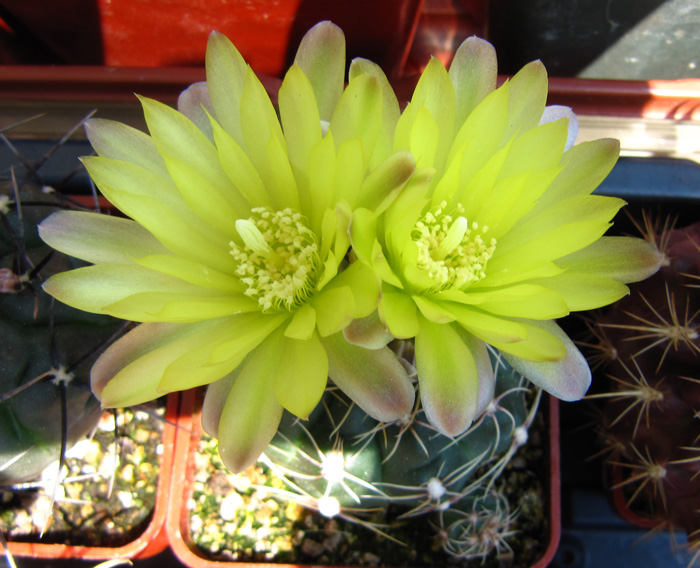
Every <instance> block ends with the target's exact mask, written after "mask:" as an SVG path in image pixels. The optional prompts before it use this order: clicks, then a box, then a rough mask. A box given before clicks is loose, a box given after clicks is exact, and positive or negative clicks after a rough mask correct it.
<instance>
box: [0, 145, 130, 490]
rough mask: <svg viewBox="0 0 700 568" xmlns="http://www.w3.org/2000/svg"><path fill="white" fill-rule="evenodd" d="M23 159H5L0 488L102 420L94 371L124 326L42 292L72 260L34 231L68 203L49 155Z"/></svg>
mask: <svg viewBox="0 0 700 568" xmlns="http://www.w3.org/2000/svg"><path fill="white" fill-rule="evenodd" d="M2 139H3V141H4V142H5V143H6V144H7V146H8V148H10V149H12V150H13V151H14V147H13V146H12V144H11V143H10V142H9V141H8V140H7V138H5V136H4V134H2ZM59 144H60V143H59ZM51 153H52V151H50V152H49V155H50V154H51ZM17 158H18V160H19V162H20V164H22V165H21V166H20V167H18V168H15V167H14V166H13V167H10V166H8V165H6V164H5V165H0V337H1V338H2V340H1V341H0V486H7V485H12V484H16V483H20V482H24V481H27V480H30V479H33V478H36V477H37V476H38V475H39V474H40V473H41V471H42V470H43V469H45V468H46V467H47V465H49V464H50V463H51V462H55V461H56V460H59V457H60V458H61V460H62V459H63V454H64V453H65V450H66V448H67V447H68V446H70V445H71V444H72V443H74V442H75V441H77V440H78V439H79V438H80V437H82V436H84V435H85V433H86V432H88V431H89V430H90V429H92V428H93V426H94V425H95V424H96V423H97V420H98V419H99V417H100V414H101V410H100V405H99V402H98V401H97V400H96V399H95V398H94V397H93V396H92V394H91V393H90V388H89V370H90V366H91V364H92V361H93V360H94V356H95V355H96V353H95V352H96V350H97V349H98V348H99V347H100V346H101V345H102V344H104V342H105V341H106V340H107V339H108V338H109V337H110V336H112V335H113V334H114V333H115V331H116V330H117V328H118V326H119V325H121V324H120V323H119V322H117V321H116V320H114V319H112V318H110V317H107V316H99V315H94V314H88V313H86V312H83V311H80V310H76V309H73V308H70V307H68V306H66V305H64V304H61V303H59V302H54V300H53V298H51V297H50V296H49V295H48V294H46V293H45V292H44V291H43V290H42V288H41V284H42V282H43V281H44V280H45V279H46V278H48V276H50V275H52V274H55V273H57V272H61V271H64V270H68V269H71V268H75V266H76V261H75V260H74V259H72V258H70V257H68V256H66V255H64V254H60V253H57V252H55V251H53V250H52V249H51V248H50V247H48V246H47V245H46V244H44V242H43V241H42V240H41V239H40V238H39V237H38V235H37V230H36V226H37V224H38V223H39V222H40V221H41V220H42V219H44V218H45V217H46V216H48V215H49V214H51V213H53V212H54V211H57V210H59V209H65V208H67V207H69V204H68V201H67V200H66V198H65V197H64V196H62V195H61V194H60V193H59V192H57V191H55V190H53V189H52V188H50V187H47V186H43V180H42V178H41V176H40V174H39V173H38V168H39V165H41V164H43V162H44V158H42V159H41V160H40V161H39V165H37V164H30V163H29V162H28V161H27V160H26V159H24V158H23V157H22V156H17ZM76 164H77V162H76ZM71 167H72V166H71Z"/></svg>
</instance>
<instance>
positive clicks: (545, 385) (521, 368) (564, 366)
mask: <svg viewBox="0 0 700 568" xmlns="http://www.w3.org/2000/svg"><path fill="white" fill-rule="evenodd" d="M533 325H537V326H539V327H541V328H542V329H543V330H546V332H547V333H549V334H551V335H552V336H555V337H557V338H558V339H559V341H561V342H562V344H563V345H565V347H566V357H564V358H563V359H562V360H561V361H556V362H537V361H527V360H524V359H521V358H518V357H513V356H512V355H510V354H508V353H503V357H504V358H505V359H506V360H507V361H508V362H509V363H510V364H511V366H512V367H513V369H515V370H516V371H517V372H519V373H520V374H522V375H524V376H525V377H527V378H528V379H529V380H530V381H532V382H533V383H535V384H536V385H537V386H538V387H540V388H542V389H544V390H546V391H547V392H548V393H549V394H551V395H552V396H555V397H557V398H559V399H561V400H567V401H573V400H580V399H581V398H583V396H584V395H585V394H586V391H587V390H588V387H589V386H590V384H591V371H590V368H589V367H588V363H587V362H586V358H585V357H584V356H583V355H581V352H580V351H579V350H578V349H577V348H576V346H575V345H574V343H573V342H572V341H571V340H570V339H569V337H568V336H567V335H566V333H564V332H563V331H562V330H561V328H560V327H559V326H558V325H557V324H555V323H554V322H545V321H540V322H533Z"/></svg>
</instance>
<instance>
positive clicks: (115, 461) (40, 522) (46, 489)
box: [0, 403, 165, 547]
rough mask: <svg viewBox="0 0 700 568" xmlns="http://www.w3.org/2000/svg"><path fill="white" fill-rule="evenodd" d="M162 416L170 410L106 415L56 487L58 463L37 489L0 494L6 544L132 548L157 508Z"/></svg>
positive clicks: (69, 458) (23, 486) (160, 408)
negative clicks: (38, 543)
mask: <svg viewBox="0 0 700 568" xmlns="http://www.w3.org/2000/svg"><path fill="white" fill-rule="evenodd" d="M164 416H165V405H164V403H159V404H158V405H155V406H153V407H151V408H148V409H145V408H144V409H143V410H139V409H125V410H119V411H117V412H116V413H112V412H110V411H105V412H104V413H103V415H102V417H101V419H100V421H99V423H98V425H97V427H96V428H95V429H94V430H93V432H92V433H91V434H90V435H89V436H87V437H86V438H85V439H84V440H82V441H80V442H78V443H77V444H76V445H75V446H74V447H73V448H72V449H71V450H70V451H69V452H68V453H67V455H66V461H65V467H64V469H63V471H61V472H60V473H59V476H58V480H59V481H58V483H57V482H56V479H57V476H56V474H57V469H58V461H56V462H55V463H54V464H52V465H51V466H49V467H48V468H47V469H46V470H45V471H44V475H43V476H42V479H41V480H40V481H38V482H35V483H25V484H20V485H14V486H6V487H2V488H0V497H1V498H2V504H0V530H1V531H2V532H3V534H4V535H5V538H6V539H7V540H8V541H10V542H12V541H15V542H40V543H60V544H69V545H80V546H95V547H119V546H123V545H125V544H127V543H128V542H131V541H133V540H134V539H135V538H136V537H137V536H138V535H140V534H141V533H142V532H143V531H144V530H145V528H146V527H147V526H148V524H149V521H150V519H151V517H152V515H153V511H154V508H155V503H156V488H157V486H158V475H159V470H160V455H161V454H162V450H163V445H162V434H163V420H164ZM115 421H116V430H115ZM42 533H43V534H42Z"/></svg>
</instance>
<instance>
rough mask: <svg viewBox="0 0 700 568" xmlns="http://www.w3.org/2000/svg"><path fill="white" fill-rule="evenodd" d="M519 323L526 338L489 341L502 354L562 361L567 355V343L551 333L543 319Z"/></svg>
mask: <svg viewBox="0 0 700 568" xmlns="http://www.w3.org/2000/svg"><path fill="white" fill-rule="evenodd" d="M518 323H520V325H522V326H523V328H524V329H525V331H526V334H527V335H526V336H525V338H524V339H522V340H520V341H512V342H504V343H501V342H497V341H489V343H490V344H491V345H493V346H494V347H496V348H497V349H498V350H500V351H501V353H502V354H505V353H508V354H510V355H515V356H516V357H519V358H521V359H526V360H528V361H546V362H550V361H561V360H562V359H564V357H566V353H567V351H566V346H565V344H564V343H563V342H562V341H561V340H560V339H559V336H558V335H555V334H552V333H549V332H548V331H547V328H546V327H545V326H543V325H540V324H541V323H542V321H539V320H519V322H518ZM474 335H477V334H476V333H475V334H474ZM477 337H478V335H477Z"/></svg>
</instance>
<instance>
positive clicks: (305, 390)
mask: <svg viewBox="0 0 700 568" xmlns="http://www.w3.org/2000/svg"><path fill="white" fill-rule="evenodd" d="M275 356H276V357H277V360H278V362H279V366H278V368H277V372H276V373H275V375H274V376H275V394H276V395H277V400H279V401H280V404H281V405H282V406H283V407H284V408H285V409H286V410H288V411H289V412H291V413H292V414H294V415H295V416H298V417H299V418H302V419H304V420H306V419H307V418H308V417H309V414H311V411H312V410H313V409H314V408H316V405H317V404H318V403H319V401H320V400H321V397H322V396H323V391H324V390H325V389H326V384H327V382H328V356H327V355H326V350H325V349H324V348H323V345H321V342H320V341H319V338H318V335H317V334H316V333H314V334H313V335H312V336H311V337H310V338H309V339H307V340H299V339H290V338H289V337H282V341H281V345H280V348H279V350H278V351H276V355H275Z"/></svg>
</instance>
